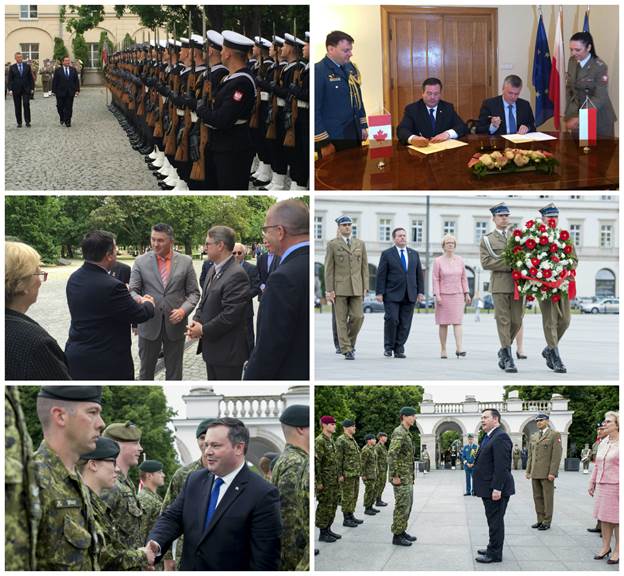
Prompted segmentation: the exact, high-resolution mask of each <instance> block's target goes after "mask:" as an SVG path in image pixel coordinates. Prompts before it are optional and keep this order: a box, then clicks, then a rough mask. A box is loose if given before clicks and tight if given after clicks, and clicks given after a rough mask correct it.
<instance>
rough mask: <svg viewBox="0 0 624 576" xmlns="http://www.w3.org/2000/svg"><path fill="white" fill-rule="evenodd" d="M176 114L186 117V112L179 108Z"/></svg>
mask: <svg viewBox="0 0 624 576" xmlns="http://www.w3.org/2000/svg"><path fill="white" fill-rule="evenodd" d="M176 112H177V114H178V116H184V110H180V109H179V108H176Z"/></svg>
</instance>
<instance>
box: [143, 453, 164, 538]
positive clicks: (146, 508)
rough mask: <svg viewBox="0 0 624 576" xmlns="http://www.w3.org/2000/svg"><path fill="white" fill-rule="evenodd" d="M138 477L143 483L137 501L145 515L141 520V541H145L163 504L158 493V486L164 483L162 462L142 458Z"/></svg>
mask: <svg viewBox="0 0 624 576" xmlns="http://www.w3.org/2000/svg"><path fill="white" fill-rule="evenodd" d="M139 478H140V479H141V483H142V484H143V487H142V488H141V491H140V492H139V502H140V503H141V508H142V509H143V513H144V516H145V518H144V520H143V541H144V542H147V536H148V534H149V533H150V531H151V529H152V528H153V527H154V524H156V520H157V519H158V517H159V516H160V511H161V509H162V504H163V499H162V497H161V496H160V494H158V488H160V487H161V486H164V484H165V473H164V471H163V465H162V462H159V461H158V460H144V461H143V462H141V465H140V466H139Z"/></svg>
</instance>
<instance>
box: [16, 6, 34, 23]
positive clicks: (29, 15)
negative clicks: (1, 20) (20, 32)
mask: <svg viewBox="0 0 624 576" xmlns="http://www.w3.org/2000/svg"><path fill="white" fill-rule="evenodd" d="M36 19H37V5H36V4H20V20H36Z"/></svg>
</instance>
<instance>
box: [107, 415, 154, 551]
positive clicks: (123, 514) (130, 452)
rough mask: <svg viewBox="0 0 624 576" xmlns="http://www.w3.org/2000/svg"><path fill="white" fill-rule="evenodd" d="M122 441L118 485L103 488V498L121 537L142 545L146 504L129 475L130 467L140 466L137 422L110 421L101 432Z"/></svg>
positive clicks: (137, 545) (136, 545) (118, 466)
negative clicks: (141, 499)
mask: <svg viewBox="0 0 624 576" xmlns="http://www.w3.org/2000/svg"><path fill="white" fill-rule="evenodd" d="M102 435H103V436H104V437H105V438H111V439H113V440H114V441H115V442H117V443H118V444H119V448H120V450H119V456H118V457H117V468H118V469H119V473H118V476H117V480H116V482H115V485H114V486H113V488H112V489H110V490H105V491H103V492H102V495H101V497H102V499H103V500H104V501H105V502H106V504H108V506H109V507H110V509H111V514H112V516H113V519H114V522H115V525H116V526H117V528H118V529H119V532H120V534H121V537H122V539H123V540H124V542H127V543H128V545H129V546H131V547H132V548H139V547H140V546H142V545H143V544H144V543H145V542H144V540H143V535H144V529H143V522H144V520H145V517H144V515H143V508H142V507H141V503H140V502H139V497H138V496H137V489H136V486H135V485H134V484H133V483H132V480H130V478H128V471H129V470H130V468H132V467H133V466H138V464H139V457H140V456H141V453H142V452H143V448H141V443H140V442H141V429H140V428H138V427H137V426H136V424H134V423H132V422H130V421H128V422H114V423H113V424H109V425H108V427H107V428H106V429H105V430H104V432H103V434H102Z"/></svg>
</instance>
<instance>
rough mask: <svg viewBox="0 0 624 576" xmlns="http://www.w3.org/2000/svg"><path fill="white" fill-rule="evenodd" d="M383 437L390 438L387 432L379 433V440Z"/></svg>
mask: <svg viewBox="0 0 624 576" xmlns="http://www.w3.org/2000/svg"><path fill="white" fill-rule="evenodd" d="M382 436H385V437H386V438H387V437H388V435H387V434H386V433H385V432H377V438H381V437H382Z"/></svg>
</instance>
